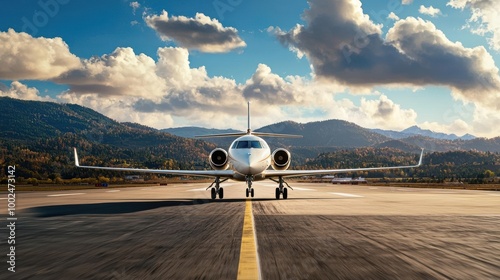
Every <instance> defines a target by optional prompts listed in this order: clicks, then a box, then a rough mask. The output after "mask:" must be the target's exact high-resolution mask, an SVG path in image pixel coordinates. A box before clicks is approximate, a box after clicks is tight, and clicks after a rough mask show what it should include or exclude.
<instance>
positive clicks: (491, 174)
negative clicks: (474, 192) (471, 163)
mask: <svg viewBox="0 0 500 280" xmlns="http://www.w3.org/2000/svg"><path fill="white" fill-rule="evenodd" d="M484 177H485V178H495V173H494V172H493V171H491V170H489V169H488V170H486V171H484Z"/></svg>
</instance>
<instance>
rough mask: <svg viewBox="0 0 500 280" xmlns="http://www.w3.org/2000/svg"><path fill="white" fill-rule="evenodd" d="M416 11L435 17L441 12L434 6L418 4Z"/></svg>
mask: <svg viewBox="0 0 500 280" xmlns="http://www.w3.org/2000/svg"><path fill="white" fill-rule="evenodd" d="M418 12H419V13H421V14H423V15H428V16H431V17H436V16H438V15H440V14H441V10H440V9H438V8H434V7H432V6H429V7H425V6H424V5H420V8H419V9H418Z"/></svg>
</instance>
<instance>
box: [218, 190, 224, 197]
mask: <svg viewBox="0 0 500 280" xmlns="http://www.w3.org/2000/svg"><path fill="white" fill-rule="evenodd" d="M223 198H224V189H223V188H219V199H223Z"/></svg>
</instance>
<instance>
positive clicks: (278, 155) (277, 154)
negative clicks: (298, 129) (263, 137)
mask: <svg viewBox="0 0 500 280" xmlns="http://www.w3.org/2000/svg"><path fill="white" fill-rule="evenodd" d="M271 159H272V162H271V166H272V167H273V169H274V170H286V169H288V167H289V166H290V159H291V155H290V152H289V151H287V150H285V149H282V148H279V149H276V150H275V151H274V152H273V154H272V155H271Z"/></svg>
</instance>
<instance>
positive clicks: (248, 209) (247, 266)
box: [237, 199, 261, 279]
mask: <svg viewBox="0 0 500 280" xmlns="http://www.w3.org/2000/svg"><path fill="white" fill-rule="evenodd" d="M237 279H261V277H260V266H259V259H258V254H257V238H256V237H255V227H254V220H253V212H252V200H250V199H247V200H246V203H245V217H244V219H243V233H242V236H241V249H240V261H239V265H238V278H237Z"/></svg>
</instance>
